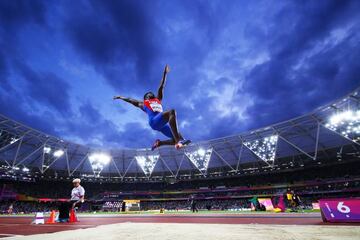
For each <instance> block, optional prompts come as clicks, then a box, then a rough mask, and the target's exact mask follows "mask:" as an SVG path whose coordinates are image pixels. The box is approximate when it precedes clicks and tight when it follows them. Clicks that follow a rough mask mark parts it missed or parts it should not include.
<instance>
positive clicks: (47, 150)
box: [44, 146, 51, 154]
mask: <svg viewBox="0 0 360 240" xmlns="http://www.w3.org/2000/svg"><path fill="white" fill-rule="evenodd" d="M50 152H51V147H48V146H45V147H44V153H47V154H49V153H50Z"/></svg>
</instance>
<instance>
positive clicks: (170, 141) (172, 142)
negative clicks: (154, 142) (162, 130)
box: [159, 139, 175, 147]
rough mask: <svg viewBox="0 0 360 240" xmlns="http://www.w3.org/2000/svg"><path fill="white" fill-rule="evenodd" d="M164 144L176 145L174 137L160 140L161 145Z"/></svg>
mask: <svg viewBox="0 0 360 240" xmlns="http://www.w3.org/2000/svg"><path fill="white" fill-rule="evenodd" d="M163 145H175V140H174V139H169V140H162V141H161V140H160V141H159V147H160V146H163Z"/></svg>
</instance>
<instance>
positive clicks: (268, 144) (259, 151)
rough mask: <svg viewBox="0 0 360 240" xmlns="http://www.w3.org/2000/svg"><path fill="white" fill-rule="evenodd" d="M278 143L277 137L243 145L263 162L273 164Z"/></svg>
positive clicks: (273, 136)
mask: <svg viewBox="0 0 360 240" xmlns="http://www.w3.org/2000/svg"><path fill="white" fill-rule="evenodd" d="M277 141H278V136H277V135H272V136H269V137H264V138H261V139H257V140H254V141H250V142H244V145H245V146H246V147H247V148H249V149H250V150H251V151H252V152H253V153H255V154H256V156H258V157H259V158H261V159H262V160H263V161H265V162H274V161H275V155H276V145H277Z"/></svg>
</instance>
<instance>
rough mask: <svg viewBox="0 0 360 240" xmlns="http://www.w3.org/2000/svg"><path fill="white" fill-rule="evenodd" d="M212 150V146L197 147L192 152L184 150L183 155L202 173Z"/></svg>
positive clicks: (206, 166) (205, 168) (204, 171)
mask: <svg viewBox="0 0 360 240" xmlns="http://www.w3.org/2000/svg"><path fill="white" fill-rule="evenodd" d="M212 151H213V149H212V148H208V149H204V148H199V149H197V150H195V151H192V152H185V155H186V156H187V157H188V158H189V159H190V161H191V162H192V163H193V164H194V165H195V167H196V168H197V169H198V170H199V171H200V172H201V173H202V174H204V173H206V171H207V168H208V166H209V162H210V158H211V154H212Z"/></svg>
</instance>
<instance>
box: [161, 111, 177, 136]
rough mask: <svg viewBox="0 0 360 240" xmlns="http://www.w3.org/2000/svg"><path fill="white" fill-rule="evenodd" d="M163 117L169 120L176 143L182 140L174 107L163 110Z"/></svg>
mask: <svg viewBox="0 0 360 240" xmlns="http://www.w3.org/2000/svg"><path fill="white" fill-rule="evenodd" d="M163 118H164V119H165V120H166V121H167V122H169V125H170V128H171V132H172V134H173V136H174V140H175V143H177V142H179V141H180V140H181V138H180V134H179V131H178V126H177V119H176V112H175V110H174V109H171V110H169V111H166V112H163Z"/></svg>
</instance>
